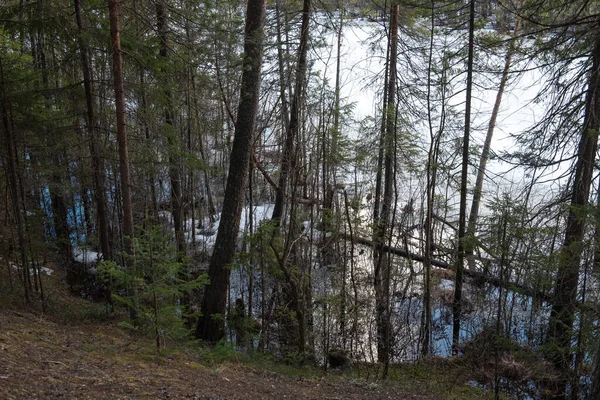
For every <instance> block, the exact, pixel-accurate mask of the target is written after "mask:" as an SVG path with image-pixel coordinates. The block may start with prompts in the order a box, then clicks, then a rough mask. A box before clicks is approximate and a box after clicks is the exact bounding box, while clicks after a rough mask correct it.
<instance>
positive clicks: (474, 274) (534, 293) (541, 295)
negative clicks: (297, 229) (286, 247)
mask: <svg viewBox="0 0 600 400" xmlns="http://www.w3.org/2000/svg"><path fill="white" fill-rule="evenodd" d="M340 237H341V238H342V239H344V240H352V239H353V240H354V243H358V244H362V245H364V246H369V247H373V246H374V243H373V241H372V240H370V239H367V238H364V237H360V236H356V235H354V237H353V238H350V235H346V234H343V233H342V234H340ZM383 251H385V252H387V253H390V254H394V255H396V256H400V257H403V258H406V259H409V260H413V261H418V262H421V263H422V262H423V261H424V260H425V258H424V257H423V256H422V255H421V254H418V253H413V252H411V251H406V250H405V249H401V248H398V247H394V246H389V245H387V244H384V245H383ZM431 265H432V266H433V267H437V268H441V269H447V270H454V268H453V267H452V266H451V265H450V264H448V263H447V262H445V261H441V260H436V259H432V260H431ZM463 273H464V275H465V276H467V277H469V278H472V279H475V280H478V281H482V282H485V283H488V284H490V285H492V286H494V287H502V288H505V289H508V290H513V291H516V292H519V293H521V294H524V295H526V296H531V297H534V298H536V299H540V300H543V301H548V302H549V301H550V300H551V298H552V297H551V296H550V295H549V294H547V293H545V292H544V291H540V290H537V289H534V288H531V287H529V286H527V285H523V284H521V283H517V282H510V281H506V280H504V279H500V278H497V277H494V276H491V275H487V274H484V273H482V272H479V271H473V270H470V269H467V270H464V271H463Z"/></svg>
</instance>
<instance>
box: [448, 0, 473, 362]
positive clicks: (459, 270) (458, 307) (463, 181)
mask: <svg viewBox="0 0 600 400" xmlns="http://www.w3.org/2000/svg"><path fill="white" fill-rule="evenodd" d="M474 32H475V0H471V1H470V6H469V42H468V49H469V54H468V55H467V91H466V96H467V100H466V103H465V130H464V136H463V142H462V171H461V178H460V206H459V213H460V215H459V222H458V251H457V257H456V278H455V283H454V299H453V302H452V314H453V316H452V354H454V355H456V354H458V345H459V340H460V319H461V316H462V286H463V269H464V258H465V246H466V243H465V237H466V230H465V228H466V221H467V179H468V168H469V138H470V135H471V97H472V90H473V49H474V42H475V40H474Z"/></svg>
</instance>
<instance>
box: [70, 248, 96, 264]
mask: <svg viewBox="0 0 600 400" xmlns="http://www.w3.org/2000/svg"><path fill="white" fill-rule="evenodd" d="M101 258H102V254H101V253H98V252H96V251H93V250H88V249H85V248H83V247H78V246H73V259H74V260H75V261H77V262H80V263H82V264H86V265H89V264H96V263H98V261H99V260H100V259H101Z"/></svg>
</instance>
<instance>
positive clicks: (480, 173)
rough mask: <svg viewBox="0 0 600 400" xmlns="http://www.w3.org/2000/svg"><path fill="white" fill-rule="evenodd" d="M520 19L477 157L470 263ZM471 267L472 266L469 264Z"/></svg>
mask: <svg viewBox="0 0 600 400" xmlns="http://www.w3.org/2000/svg"><path fill="white" fill-rule="evenodd" d="M520 24H521V19H520V18H517V21H516V23H515V29H514V30H513V34H512V37H513V39H512V40H511V41H510V44H509V45H508V50H507V51H506V57H505V60H504V69H503V70H502V77H501V78H500V85H499V86H498V92H497V93H496V100H495V102H494V107H493V108H492V115H491V116H490V122H489V124H488V129H487V133H486V135H485V141H484V143H483V148H482V150H481V158H480V159H479V168H478V169H477V178H476V180H475V188H474V189H473V200H472V201H471V212H470V213H469V223H468V225H467V243H466V246H465V255H466V256H467V257H468V260H467V261H468V262H469V264H472V262H471V260H472V257H471V256H472V255H473V249H474V247H475V228H476V225H477V218H478V217H479V205H480V204H481V194H482V189H483V178H484V177H485V170H486V166H487V162H488V159H489V157H490V148H491V144H492V138H493V136H494V129H495V128H496V120H497V118H498V112H499V111H500V105H501V104H502V96H503V95H504V89H505V88H506V82H508V74H509V72H510V64H511V62H512V57H513V54H514V53H515V40H516V39H515V38H516V37H517V35H518V33H519V27H520ZM471 269H473V267H472V266H471Z"/></svg>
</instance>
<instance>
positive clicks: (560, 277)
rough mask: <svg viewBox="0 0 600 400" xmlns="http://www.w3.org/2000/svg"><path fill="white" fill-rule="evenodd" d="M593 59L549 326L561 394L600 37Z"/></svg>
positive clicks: (590, 161)
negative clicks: (561, 375)
mask: <svg viewBox="0 0 600 400" xmlns="http://www.w3.org/2000/svg"><path fill="white" fill-rule="evenodd" d="M591 59H592V69H591V71H590V75H589V84H588V90H587V96H586V103H585V116H584V121H583V129H582V133H581V139H580V142H579V149H578V153H577V162H576V165H575V177H574V181H573V188H572V193H571V206H570V207H569V215H568V217H567V230H566V234H565V240H564V242H563V246H562V249H561V253H560V259H559V266H558V274H557V276H556V283H555V286H554V287H555V294H554V299H553V301H552V310H551V312H550V321H549V325H548V345H549V349H550V350H549V354H548V358H549V359H550V360H551V361H552V363H553V364H554V365H555V367H556V368H557V369H558V370H559V371H560V372H561V373H563V374H564V377H563V378H564V379H563V380H561V382H560V383H559V387H558V388H556V389H557V392H559V393H558V395H562V393H564V392H565V390H566V386H567V382H568V374H569V371H570V370H571V361H572V352H571V338H572V333H573V332H572V331H573V322H574V320H575V308H576V304H577V288H578V285H579V264H580V261H581V253H582V249H583V243H582V242H583V236H584V228H585V221H586V217H585V215H586V213H587V211H586V210H585V208H586V207H587V205H588V198H589V193H590V186H591V183H592V177H593V171H594V162H595V159H596V152H597V150H598V125H599V124H600V39H598V38H597V39H596V42H595V44H594V49H593V51H592V55H591ZM596 370H597V368H596ZM594 379H600V376H598V377H594ZM598 383H600V382H596V381H594V384H596V385H597V384H598Z"/></svg>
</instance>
